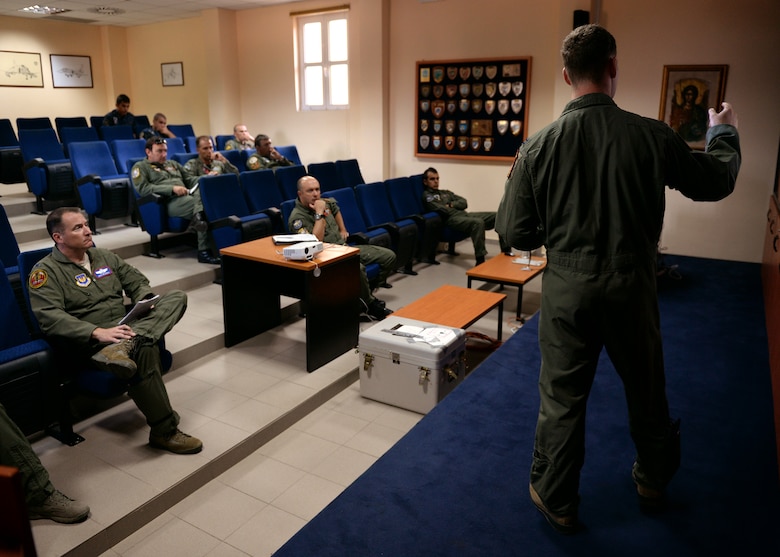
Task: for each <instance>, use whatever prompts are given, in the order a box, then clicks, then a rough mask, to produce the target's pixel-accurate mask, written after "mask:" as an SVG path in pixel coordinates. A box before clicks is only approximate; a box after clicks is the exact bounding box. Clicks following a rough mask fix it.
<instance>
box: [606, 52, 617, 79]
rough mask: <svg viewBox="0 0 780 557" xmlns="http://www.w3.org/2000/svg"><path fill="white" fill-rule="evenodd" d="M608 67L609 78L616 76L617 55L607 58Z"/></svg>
mask: <svg viewBox="0 0 780 557" xmlns="http://www.w3.org/2000/svg"><path fill="white" fill-rule="evenodd" d="M608 68H609V77H610V79H615V77H616V76H617V57H616V56H613V57H612V58H610V59H609V65H608Z"/></svg>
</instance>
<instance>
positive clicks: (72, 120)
mask: <svg viewBox="0 0 780 557" xmlns="http://www.w3.org/2000/svg"><path fill="white" fill-rule="evenodd" d="M88 126H89V123H88V122H87V119H86V118H85V117H84V116H57V117H56V118H54V128H55V129H56V130H57V135H58V136H59V137H60V141H61V142H62V143H65V139H64V138H63V137H62V129H63V128H86V127H88ZM95 133H97V130H95Z"/></svg>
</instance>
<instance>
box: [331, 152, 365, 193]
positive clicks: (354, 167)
mask: <svg viewBox="0 0 780 557" xmlns="http://www.w3.org/2000/svg"><path fill="white" fill-rule="evenodd" d="M336 169H337V170H338V171H339V174H340V175H341V181H342V182H343V183H344V185H345V186H347V187H350V188H354V187H355V186H357V185H358V184H365V183H366V181H365V180H364V179H363V173H362V172H360V165H359V164H358V161H357V159H346V160H339V161H336Z"/></svg>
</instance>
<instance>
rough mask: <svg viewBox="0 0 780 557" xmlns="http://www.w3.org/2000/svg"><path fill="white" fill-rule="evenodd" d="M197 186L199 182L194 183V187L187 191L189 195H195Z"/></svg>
mask: <svg viewBox="0 0 780 557" xmlns="http://www.w3.org/2000/svg"><path fill="white" fill-rule="evenodd" d="M199 185H200V182H195V185H194V186H192V187H191V188H189V189H188V190H187V191H188V192H189V194H190V195H192V194H193V193H195V190H197V189H198V186H199Z"/></svg>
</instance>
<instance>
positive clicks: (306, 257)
mask: <svg viewBox="0 0 780 557" xmlns="http://www.w3.org/2000/svg"><path fill="white" fill-rule="evenodd" d="M321 251H322V242H298V243H297V244H293V245H291V246H285V247H284V250H283V251H282V254H283V255H284V257H285V259H292V260H294V261H311V260H312V259H314V256H315V255H317V254H318V253H320V252H321Z"/></svg>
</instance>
